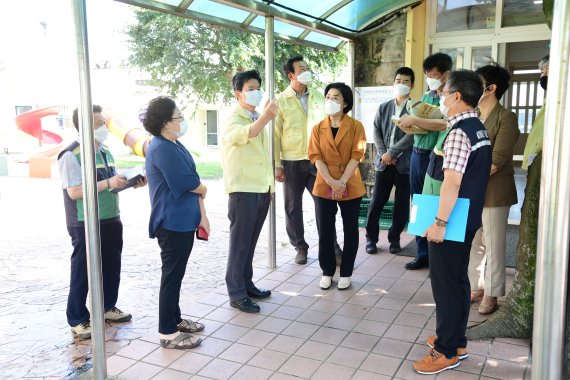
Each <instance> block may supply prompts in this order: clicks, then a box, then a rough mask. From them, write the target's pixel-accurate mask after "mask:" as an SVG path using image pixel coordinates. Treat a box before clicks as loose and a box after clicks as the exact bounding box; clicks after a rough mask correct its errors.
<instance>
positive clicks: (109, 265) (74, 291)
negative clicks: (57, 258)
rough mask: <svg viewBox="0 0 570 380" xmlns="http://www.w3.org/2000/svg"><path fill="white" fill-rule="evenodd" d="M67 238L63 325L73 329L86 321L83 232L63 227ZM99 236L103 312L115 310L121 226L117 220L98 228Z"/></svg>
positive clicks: (85, 275)
mask: <svg viewBox="0 0 570 380" xmlns="http://www.w3.org/2000/svg"><path fill="white" fill-rule="evenodd" d="M67 232H68V233H69V236H71V244H72V245H73V253H72V254H71V275H70V279H69V295H68V296H67V311H66V314H67V323H69V325H70V326H76V325H78V324H79V323H81V322H83V321H87V320H89V319H90V314H89V310H88V309H87V306H86V305H85V303H86V301H87V293H88V291H89V282H88V280H87V248H86V246H85V228H84V227H67ZM99 233H100V235H101V270H102V272H103V273H102V274H103V305H104V307H105V311H107V310H109V309H111V308H113V307H115V305H116V303H117V299H118V297H119V284H120V282H121V253H122V251H123V224H122V223H121V221H120V220H119V219H117V220H116V221H113V222H109V223H103V224H100V225H99Z"/></svg>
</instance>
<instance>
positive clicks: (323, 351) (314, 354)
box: [295, 340, 336, 361]
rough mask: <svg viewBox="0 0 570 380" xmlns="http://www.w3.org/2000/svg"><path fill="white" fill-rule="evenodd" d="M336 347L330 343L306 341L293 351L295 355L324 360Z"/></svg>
mask: <svg viewBox="0 0 570 380" xmlns="http://www.w3.org/2000/svg"><path fill="white" fill-rule="evenodd" d="M335 349H336V346H334V345H332V344H326V343H320V342H314V341H312V340H308V341H306V342H305V343H304V344H303V345H302V346H301V347H300V348H299V349H298V350H297V352H296V353H295V355H297V356H301V357H306V358H310V359H315V360H320V361H324V360H325V359H326V358H327V357H329V355H330V354H331V353H332V352H333V351H334V350H335Z"/></svg>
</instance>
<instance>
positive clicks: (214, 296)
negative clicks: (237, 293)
mask: <svg viewBox="0 0 570 380" xmlns="http://www.w3.org/2000/svg"><path fill="white" fill-rule="evenodd" d="M226 302H228V297H227V296H225V295H223V294H218V293H210V294H207V295H205V296H203V297H201V298H200V303H203V304H206V305H213V306H222V305H223V304H225V303H226Z"/></svg>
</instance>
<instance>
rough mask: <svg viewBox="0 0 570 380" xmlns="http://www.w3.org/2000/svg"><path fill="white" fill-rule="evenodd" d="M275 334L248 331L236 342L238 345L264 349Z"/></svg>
mask: <svg viewBox="0 0 570 380" xmlns="http://www.w3.org/2000/svg"><path fill="white" fill-rule="evenodd" d="M275 336H276V334H274V333H270V332H267V331H261V330H250V331H248V332H247V334H245V335H244V336H243V337H241V338H240V339H239V340H238V343H242V344H247V345H249V346H255V347H265V346H266V345H267V344H268V343H269V342H270V341H271V340H273V338H275Z"/></svg>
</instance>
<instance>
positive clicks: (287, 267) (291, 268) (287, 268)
mask: <svg viewBox="0 0 570 380" xmlns="http://www.w3.org/2000/svg"><path fill="white" fill-rule="evenodd" d="M311 253H312V252H309V254H311ZM303 268H304V267H303V266H302V265H299V264H284V265H281V266H279V267H277V269H275V270H276V271H280V272H287V273H297V272H299V271H300V270H301V269H303Z"/></svg>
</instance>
